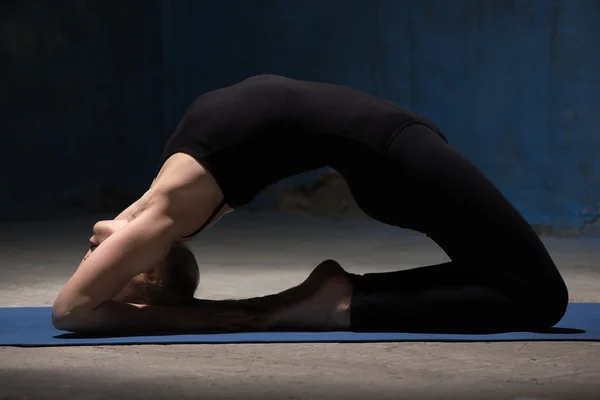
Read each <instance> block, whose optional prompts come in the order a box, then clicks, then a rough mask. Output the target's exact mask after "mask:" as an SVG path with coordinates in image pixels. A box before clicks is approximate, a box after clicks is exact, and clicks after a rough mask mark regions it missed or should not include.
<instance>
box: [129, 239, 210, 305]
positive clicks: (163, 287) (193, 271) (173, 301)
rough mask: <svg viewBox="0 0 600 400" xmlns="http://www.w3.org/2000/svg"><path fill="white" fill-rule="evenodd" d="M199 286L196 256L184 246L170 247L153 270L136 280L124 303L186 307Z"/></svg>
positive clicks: (138, 276)
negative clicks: (165, 255) (162, 259)
mask: <svg viewBox="0 0 600 400" xmlns="http://www.w3.org/2000/svg"><path fill="white" fill-rule="evenodd" d="M199 283H200V270H199V268H198V263H197V262H196V257H194V254H193V253H192V252H191V251H190V249H189V248H188V247H187V246H185V245H184V244H181V243H177V244H174V245H173V246H172V247H171V250H170V251H169V253H168V254H167V257H166V258H165V259H164V261H163V262H161V263H160V264H159V265H158V267H156V268H155V269H154V270H152V271H150V272H147V273H142V274H139V275H137V276H136V277H134V278H133V279H132V280H131V282H130V284H129V288H130V290H129V293H127V295H125V296H124V298H121V300H123V301H127V302H130V303H137V304H154V305H184V304H187V303H190V302H191V301H192V300H193V298H194V293H195V292H196V289H197V288H198V284H199Z"/></svg>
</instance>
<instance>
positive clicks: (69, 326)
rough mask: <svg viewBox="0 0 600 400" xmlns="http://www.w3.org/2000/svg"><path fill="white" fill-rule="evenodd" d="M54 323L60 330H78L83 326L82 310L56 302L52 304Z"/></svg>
mask: <svg viewBox="0 0 600 400" xmlns="http://www.w3.org/2000/svg"><path fill="white" fill-rule="evenodd" d="M52 325H54V327H55V328H56V329H58V330H60V331H67V332H76V331H78V330H80V329H81V328H82V326H81V312H76V310H75V309H73V308H71V307H67V306H64V305H61V304H60V303H55V304H54V305H53V306H52Z"/></svg>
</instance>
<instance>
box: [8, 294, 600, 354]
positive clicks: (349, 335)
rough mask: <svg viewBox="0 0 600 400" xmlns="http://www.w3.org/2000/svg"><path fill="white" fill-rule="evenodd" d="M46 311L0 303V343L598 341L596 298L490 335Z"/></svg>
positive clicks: (599, 326) (599, 306) (599, 309)
mask: <svg viewBox="0 0 600 400" xmlns="http://www.w3.org/2000/svg"><path fill="white" fill-rule="evenodd" d="M50 310H51V309H50V307H6V308H0V346H11V347H57V346H94V345H141V344H234V343H248V344H250V343H365V342H520V341H546V342H547V341H581V342H583V341H586V342H594V341H600V303H571V304H569V308H568V309H567V313H566V315H565V317H564V318H563V319H562V320H561V321H560V322H559V323H558V324H557V325H556V327H555V328H553V329H552V330H551V331H549V332H546V333H532V332H512V333H501V334H490V335H455V334H413V333H383V332H382V333H358V332H242V333H206V334H175V335H174V334H169V335H146V336H121V337H73V336H74V335H73V334H69V333H66V332H62V331H59V330H56V329H55V328H54V327H53V326H52V323H51V319H50V312H51V311H50Z"/></svg>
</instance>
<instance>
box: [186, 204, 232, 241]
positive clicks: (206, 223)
mask: <svg viewBox="0 0 600 400" xmlns="http://www.w3.org/2000/svg"><path fill="white" fill-rule="evenodd" d="M226 203H227V202H226V201H225V199H223V200H221V202H220V203H219V204H218V205H217V207H216V208H215V209H214V210H213V212H212V214H210V216H209V217H208V219H207V220H206V222H204V224H202V226H201V227H200V228H198V229H196V231H195V232H194V233H192V234H190V235H187V236H184V237H183V238H182V239H189V238H191V237H193V236H195V235H197V234H198V233H200V232H201V231H202V230H203V229H204V228H206V227H207V226H208V225H209V224H210V223H211V222H212V221H213V219H215V217H216V216H217V214H219V212H221V210H222V209H223V207H225V204H226Z"/></svg>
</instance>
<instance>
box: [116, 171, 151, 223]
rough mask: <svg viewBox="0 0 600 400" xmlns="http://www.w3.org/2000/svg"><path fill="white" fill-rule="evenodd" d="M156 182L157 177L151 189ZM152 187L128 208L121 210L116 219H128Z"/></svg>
mask: <svg viewBox="0 0 600 400" xmlns="http://www.w3.org/2000/svg"><path fill="white" fill-rule="evenodd" d="M154 182H156V179H155V180H153V181H152V184H151V185H150V189H152V186H154ZM150 189H148V190H147V191H146V193H144V194H143V195H142V197H140V198H139V199H138V200H136V201H135V202H133V203H132V204H131V205H130V206H129V207H127V208H126V209H124V210H123V211H121V213H120V214H119V215H117V216H116V217H115V219H128V218H129V216H130V215H131V214H133V213H134V212H135V211H137V210H138V208H139V206H140V204H141V201H142V199H144V198H145V197H146V196H147V195H148V193H149V192H150Z"/></svg>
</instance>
